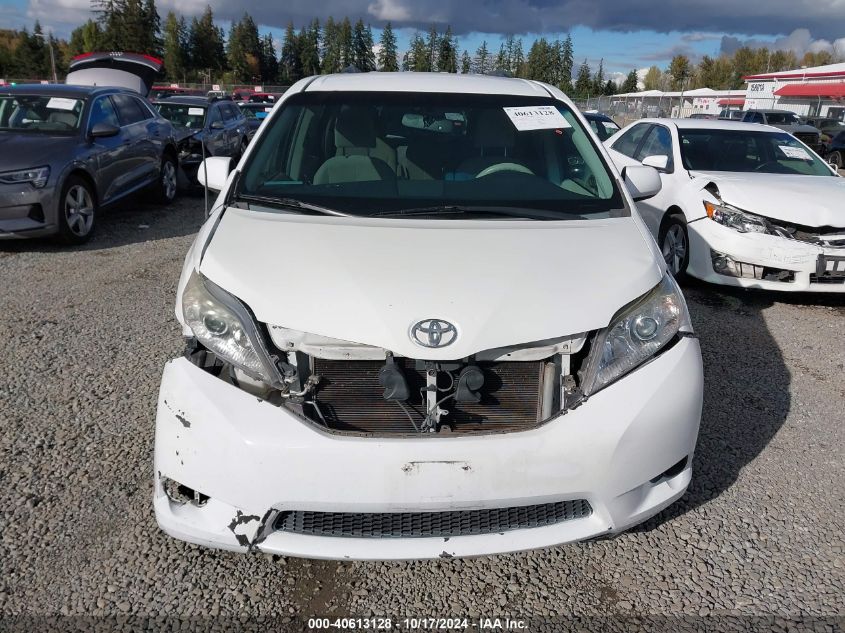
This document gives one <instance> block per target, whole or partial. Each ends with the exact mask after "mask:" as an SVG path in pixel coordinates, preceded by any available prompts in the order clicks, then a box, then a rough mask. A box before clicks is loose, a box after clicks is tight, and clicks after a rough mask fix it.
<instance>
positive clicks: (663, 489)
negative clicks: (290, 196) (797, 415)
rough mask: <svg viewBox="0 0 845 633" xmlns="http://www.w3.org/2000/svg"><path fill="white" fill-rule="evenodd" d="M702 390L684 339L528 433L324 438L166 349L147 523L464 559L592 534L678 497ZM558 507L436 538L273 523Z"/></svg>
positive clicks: (237, 537) (360, 553) (372, 554)
mask: <svg viewBox="0 0 845 633" xmlns="http://www.w3.org/2000/svg"><path fill="white" fill-rule="evenodd" d="M702 385H703V380H702V375H701V358H700V349H699V345H698V341H697V340H696V339H695V338H692V337H684V338H681V339H680V340H679V341H678V342H677V343H676V344H675V345H674V346H673V347H671V348H670V349H667V350H666V351H665V352H664V353H662V354H661V355H660V356H658V357H656V358H655V359H653V360H652V361H651V362H649V363H647V364H645V365H644V366H642V367H640V368H639V369H637V370H636V371H634V372H632V373H631V374H629V375H628V376H626V377H625V378H623V379H621V380H619V381H618V382H617V383H614V384H613V385H611V386H610V387H608V388H606V389H605V390H603V391H601V392H599V393H597V394H596V395H594V396H592V397H591V398H590V399H589V400H587V401H586V402H584V403H583V404H582V405H581V406H579V407H578V408H576V409H573V410H570V411H569V412H567V413H566V414H564V415H561V416H559V417H557V418H555V419H553V420H551V421H550V422H548V423H546V424H544V425H543V426H540V427H538V428H535V429H532V430H529V431H523V432H512V433H500V434H489V435H472V436H455V437H448V436H445V437H444V436H443V435H437V436H423V437H410V438H409V437H402V438H373V437H360V436H339V435H332V434H329V433H325V432H323V431H321V430H320V429H319V428H317V427H315V426H314V425H312V424H310V423H308V422H305V421H303V420H301V419H299V418H297V417H296V416H295V415H293V414H292V413H291V412H289V411H288V410H286V409H285V408H283V407H279V406H275V405H273V404H271V403H269V402H266V401H263V400H261V399H259V398H256V397H255V396H252V395H249V394H248V393H246V392H245V391H243V390H241V389H238V388H237V387H234V386H232V385H230V384H227V383H225V382H223V381H222V380H220V379H219V378H216V377H214V376H213V375H211V374H209V373H207V372H206V371H204V370H202V369H200V368H199V367H197V366H195V365H193V364H191V363H190V362H189V361H188V360H187V359H184V358H180V359H176V360H173V361H171V362H169V363H168V364H167V365H166V367H165V370H164V375H163V378H162V384H161V391H160V395H159V403H158V415H157V419H156V445H155V471H156V482H155V493H154V505H155V514H156V519H157V521H158V523H159V525H160V526H161V528H162V529H163V530H164V531H165V532H167V533H168V534H170V535H171V536H173V537H175V538H179V539H182V540H185V541H189V542H192V543H198V544H201V545H206V546H211V547H217V548H222V549H228V550H234V551H261V552H265V553H274V554H282V555H292V556H305V557H312V558H331V559H343V558H353V559H416V558H434V557H451V556H472V555H483V554H492V553H500V552H511V551H519V550H525V549H532V548H537V547H545V546H551V545H555V544H559V543H565V542H571V541H579V540H584V539H589V538H594V537H600V536H606V535H609V534H613V533H618V532H621V531H623V530H625V529H627V528H629V527H631V526H633V525H635V524H637V523H640V522H641V521H644V520H645V519H647V518H649V517H651V516H653V515H654V514H656V513H657V512H659V511H660V510H662V509H663V508H665V507H666V506H668V505H669V504H671V503H672V502H673V501H675V500H676V499H678V498H679V497H680V496H681V495H683V493H684V491H685V490H686V487H687V485H688V484H689V481H690V477H691V472H692V471H691V462H692V454H693V450H694V448H695V442H696V437H697V434H698V425H699V420H700V416H701V402H702ZM168 480H170V481H168ZM172 481H176V482H179V483H180V484H182V485H183V486H184V487H185V489H186V490H193V491H194V492H195V495H196V497H195V498H193V499H191V497H190V494H189V495H187V496H186V498H185V499H182V500H179V499H177V500H173V498H172V495H171V496H168V494H166V493H165V490H164V484H165V483H169V485H172ZM570 502H571V503H574V504H575V505H576V507H579V508H582V509H583V508H588V509H589V512H583V511H581V512H580V513H579V514H577V515H573V516H572V517H570V518H568V519H567V520H560V521H554V522H549V521H546V522H545V523H542V524H538V525H540V526H538V527H519V526H516V527H514V526H509V527H504V528H502V527H499V528H496V531H492V532H491V531H489V530H488V531H487V532H485V528H484V526H480V527H479V525H478V524H474V525H473V526H471V528H470V529H467V530H465V531H464V532H460V529H462V528H456V529H458V530H459V532H458V533H456V534H452V535H450V536H442V535H441V536H436V537H434V536H425V535H422V534H423V533H422V532H421V533H420V534H419V535H414V534H413V533H412V532H403V533H401V534H398V533H397V534H373V533H372V530H370V533H369V534H368V535H367V536H364V537H362V536H360V535H358V536H355V534H356V533H355V531H354V529H351V531H350V530H345V531H344V529H340V528H338V531H337V533H336V534H334V535H325V534H322V535H316V532H315V531H313V530H312V531H311V532H308V531H307V530H299V531H297V530H295V529H294V530H291V529H286V527H285V524H284V522H282V521H281V520H280V519H281V518H282V517H284V516H286V513H287V515H289V516H292V515H293V514H297V516H302V515H309V516H310V513H334V514H333V515H332V516H335V515H337V514H338V513H343V514H344V516H351V517H353V518H354V517H359V516H363V515H365V514H367V516H366V517H364V523H366V521H367V520H369V518H371V517H374V518H373V520H374V521H378V520H380V519H384V517H385V515H386V514H389V513H408V516H409V517H410V519H409V520H413V517H414V516H416V515H415V514H414V513H428V514H427V515H426V516H428V517H429V518H430V516H431V515H430V513H443V512H450V513H453V514H454V515H455V516H457V520H458V522H460V521H461V516H460V515H461V513H465V514H466V516H467V517H470V518H471V519H472V520H475V519H474V518H473V517H477V516H479V515H483V516H485V517H488V518H489V516H495V515H496V513H497V509H504V508H507V509H509V510H514V509H517V510H519V509H523V507H524V506H535V507H540V506H543V507H546V506H555V504H557V506H556V507H559V506H560V504H562V503H570ZM578 504H580V505H578ZM488 511H491V512H488ZM484 513H486V514H484ZM485 520H486V519H485ZM485 525H486V524H485ZM408 529H412V528H408Z"/></svg>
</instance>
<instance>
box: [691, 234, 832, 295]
mask: <svg viewBox="0 0 845 633" xmlns="http://www.w3.org/2000/svg"><path fill="white" fill-rule="evenodd" d="M687 229H688V233H689V241H690V260H689V266H688V269H687V272H688V273H689V274H690V275H692V276H693V277H697V278H698V279H702V280H704V281H708V282H710V283H715V284H723V285H727V286H738V287H742V288H760V289H764V290H778V291H783V292H840V293H842V292H845V279H843V281H842V283H817V282H814V281H813V280H811V275H814V274H815V273H816V272H817V271H816V266H817V263H818V260H819V255H824V256H830V257H837V258H841V257H843V256H845V248H822V247H820V246H814V245H813V244H807V243H804V242H799V241H797V240H790V239H786V238H783V237H777V236H774V235H763V234H759V233H740V232H739V231H735V230H733V229H730V228H728V227H725V226H722V225H720V224H718V223H716V222H712V221H710V220H707V219H702V220H697V221H695V222H690V223H689V225H688V226H687ZM710 249H713V250H714V251H718V252H719V253H723V254H725V255H728V256H730V257H731V258H733V259H734V260H737V261H740V262H744V263H748V264H754V265H756V266H765V267H769V268H779V269H782V270H789V271H793V272H794V273H795V279H794V281H791V282H786V281H767V280H763V279H749V278H742V277H731V276H728V275H721V274H719V273H717V272H716V271H714V270H713V262H712V259H711V256H710ZM840 269H841V264H840Z"/></svg>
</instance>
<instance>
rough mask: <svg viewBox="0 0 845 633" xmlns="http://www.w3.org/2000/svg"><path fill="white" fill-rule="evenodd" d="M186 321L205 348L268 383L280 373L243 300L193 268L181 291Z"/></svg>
mask: <svg viewBox="0 0 845 633" xmlns="http://www.w3.org/2000/svg"><path fill="white" fill-rule="evenodd" d="M182 315H183V316H184V317H185V324H186V325H187V326H188V327H189V328H190V329H191V331H192V332H193V333H194V336H196V337H197V340H198V341H199V342H200V343H202V344H203V345H204V346H205V347H206V348H208V349H209V350H211V351H212V352H214V353H215V354H216V355H217V356H219V357H220V358H221V359H223V360H225V361H227V362H229V363H231V364H232V365H235V366H236V367H238V368H239V369H242V370H243V371H244V372H246V373H247V374H248V375H249V376H251V377H253V378H255V379H257V380H261V381H263V382H265V383H267V384H269V385H279V384H280V383H281V377H280V375H279V372H278V370H277V368H276V366H275V364H274V363H273V360H272V359H271V358H270V356H269V355H268V353H267V351H266V350H265V348H264V344H263V343H262V341H261V337H260V336H259V334H258V329H257V328H256V326H255V322H254V320H253V318H252V315H251V314H250V313H249V311H248V310H247V309H246V307H245V306H244V304H243V303H241V302H240V301H239V300H238V299H237V298H235V297H234V296H232V295H230V294H229V293H228V292H226V291H225V290H223V289H222V288H220V287H219V286H217V285H216V284H214V283H212V282H211V281H210V280H208V279H205V278H204V277H203V276H202V275H201V274H200V273H198V272H197V271H194V272H192V273H191V276H190V277H189V278H188V282H187V283H186V284H185V290H184V291H183V293H182Z"/></svg>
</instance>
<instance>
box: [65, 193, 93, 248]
mask: <svg viewBox="0 0 845 633" xmlns="http://www.w3.org/2000/svg"><path fill="white" fill-rule="evenodd" d="M58 202H59V204H58V207H59V209H58V211H59V237H60V238H61V239H62V240H63V241H65V242H67V243H70V244H81V243H82V242H85V241H86V240H88V238H89V237H91V234H92V233H93V232H94V222H95V220H96V214H97V203H96V202H95V198H94V193H93V191H92V189H91V186H90V185H89V184H88V182H86V181H85V180H83V179H82V178H79V177H77V176H71V177H70V178H68V179H67V181H66V182H65V185H64V187H63V188H62V193H61V196H60V198H59V201H58Z"/></svg>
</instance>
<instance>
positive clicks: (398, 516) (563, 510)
mask: <svg viewBox="0 0 845 633" xmlns="http://www.w3.org/2000/svg"><path fill="white" fill-rule="evenodd" d="M592 513H593V509H592V507H591V506H590V504H589V502H588V501H587V500H585V499H576V500H573V501H558V502H555V503H543V504H539V505H533V506H517V507H512V508H491V509H488V510H453V511H448V512H382V513H365V512H309V511H302V510H292V511H288V512H282V513H280V514H279V516H278V517H277V518H276V521H275V524H274V526H275V528H276V529H277V530H280V531H283V532H292V533H295V534H308V535H310V536H334V537H347V538H425V537H453V536H474V535H478V534H495V533H497V532H507V531H509V530H522V529H526V528H536V527H544V526H548V525H555V524H557V523H562V522H564V521H572V520H575V519H583V518H585V517H588V516H590V515H591V514H592Z"/></svg>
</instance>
